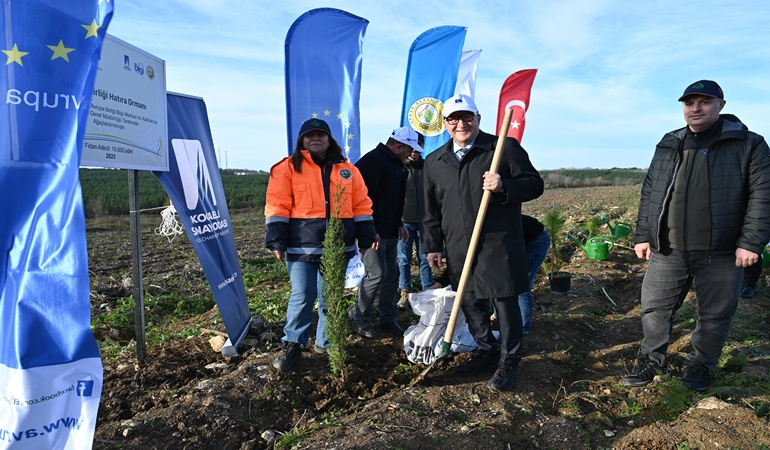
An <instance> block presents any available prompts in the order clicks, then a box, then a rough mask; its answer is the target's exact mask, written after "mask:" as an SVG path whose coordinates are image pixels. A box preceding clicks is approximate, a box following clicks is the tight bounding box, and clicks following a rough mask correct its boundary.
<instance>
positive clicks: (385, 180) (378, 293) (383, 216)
mask: <svg viewBox="0 0 770 450" xmlns="http://www.w3.org/2000/svg"><path fill="white" fill-rule="evenodd" d="M417 142H418V136H417V132H416V131H414V130H413V129H411V128H408V127H401V128H398V129H396V130H393V133H392V134H391V135H390V137H389V138H388V140H387V142H385V144H383V143H379V144H378V145H377V147H376V148H375V149H374V150H372V151H370V152H368V153H366V154H365V155H364V156H362V157H361V159H359V160H358V162H357V163H356V167H357V168H358V170H359V171H360V172H361V175H362V176H363V178H364V182H365V183H366V188H367V189H368V190H369V198H370V199H371V200H372V209H373V211H374V214H373V216H374V227H375V229H376V230H377V234H378V236H379V246H378V248H377V249H376V250H375V251H367V252H366V254H364V255H363V257H362V262H363V264H364V269H365V271H366V273H365V275H364V278H363V280H361V285H360V286H359V287H358V297H357V299H356V306H355V307H354V308H353V309H352V310H351V316H352V319H353V321H354V323H355V328H356V330H355V331H356V332H358V334H360V335H361V336H364V337H367V338H373V337H375V336H376V332H375V330H374V326H373V325H372V312H373V307H374V302H375V300H377V298H378V297H379V328H380V330H381V331H384V332H386V333H389V334H393V335H399V336H401V335H403V334H404V329H403V328H401V326H400V325H399V324H398V322H396V312H397V308H396V303H397V300H396V293H397V291H398V275H399V273H398V265H397V263H396V251H397V243H398V241H399V239H400V240H402V241H406V239H407V237H408V233H407V231H406V229H405V228H404V225H403V223H402V222H401V214H402V212H403V209H404V192H405V185H406V169H405V168H404V160H406V158H407V157H408V156H409V155H410V154H411V153H412V151H413V150H418V151H422V147H420V146H419V144H418V143H417Z"/></svg>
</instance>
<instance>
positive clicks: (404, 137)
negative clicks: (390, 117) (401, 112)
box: [391, 127, 422, 152]
mask: <svg viewBox="0 0 770 450" xmlns="http://www.w3.org/2000/svg"><path fill="white" fill-rule="evenodd" d="M391 137H392V138H393V139H395V140H397V141H398V142H400V143H402V144H406V145H408V146H410V147H412V148H413V149H415V150H417V151H418V152H422V147H420V145H419V144H418V143H417V142H418V141H417V132H416V131H414V130H413V129H411V128H409V127H401V128H396V129H395V130H393V136H391Z"/></svg>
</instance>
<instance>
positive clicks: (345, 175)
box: [340, 169, 353, 180]
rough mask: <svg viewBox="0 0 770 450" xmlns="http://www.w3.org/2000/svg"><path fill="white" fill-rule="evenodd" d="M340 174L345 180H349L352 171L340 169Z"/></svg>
mask: <svg viewBox="0 0 770 450" xmlns="http://www.w3.org/2000/svg"><path fill="white" fill-rule="evenodd" d="M340 176H341V177H342V178H343V179H345V180H349V179H350V177H352V176H353V173H352V172H351V171H350V170H348V169H342V170H340Z"/></svg>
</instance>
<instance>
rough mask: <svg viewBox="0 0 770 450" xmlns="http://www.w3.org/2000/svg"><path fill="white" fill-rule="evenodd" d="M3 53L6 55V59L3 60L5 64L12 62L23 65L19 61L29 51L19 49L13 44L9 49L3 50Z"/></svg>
mask: <svg viewBox="0 0 770 450" xmlns="http://www.w3.org/2000/svg"><path fill="white" fill-rule="evenodd" d="M3 53H5V54H6V55H7V56H8V59H7V60H6V61H5V65H6V66H7V65H8V64H10V63H14V62H15V63H17V64H19V65H20V66H24V64H22V63H21V58H22V57H23V56H27V55H29V52H22V51H19V47H17V46H16V44H13V48H12V49H10V50H3Z"/></svg>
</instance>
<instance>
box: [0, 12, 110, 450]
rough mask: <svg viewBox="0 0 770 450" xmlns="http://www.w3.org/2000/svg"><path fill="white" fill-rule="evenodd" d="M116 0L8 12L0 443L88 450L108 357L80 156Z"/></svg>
mask: <svg viewBox="0 0 770 450" xmlns="http://www.w3.org/2000/svg"><path fill="white" fill-rule="evenodd" d="M112 10H113V5H112V3H111V2H109V1H105V2H103V1H98V2H97V1H96V0H87V1H86V0H67V1H61V0H26V1H5V2H3V8H2V10H0V28H2V36H3V37H2V39H0V51H2V53H0V60H1V61H2V62H3V63H4V64H3V66H2V71H3V75H2V77H0V94H2V99H3V100H4V101H3V104H2V105H1V106H0V192H2V196H3V200H2V216H1V217H2V219H0V323H1V324H2V326H0V448H2V449H89V448H91V446H92V441H93V435H94V428H95V425H96V415H97V411H98V409H99V397H100V395H101V391H102V363H101V358H100V355H99V348H98V347H97V345H96V340H95V339H94V336H93V334H92V333H91V328H90V317H91V305H90V297H89V280H88V258H87V249H86V234H85V215H84V212H83V200H82V195H81V192H80V182H79V179H78V166H79V163H80V152H81V148H82V146H83V136H84V131H85V124H86V121H87V119H88V112H89V107H90V104H91V93H92V91H93V87H94V79H95V77H96V71H97V66H98V61H99V54H100V52H101V49H102V43H103V39H104V35H105V32H106V31H107V25H108V23H109V21H110V19H111V17H112Z"/></svg>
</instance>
